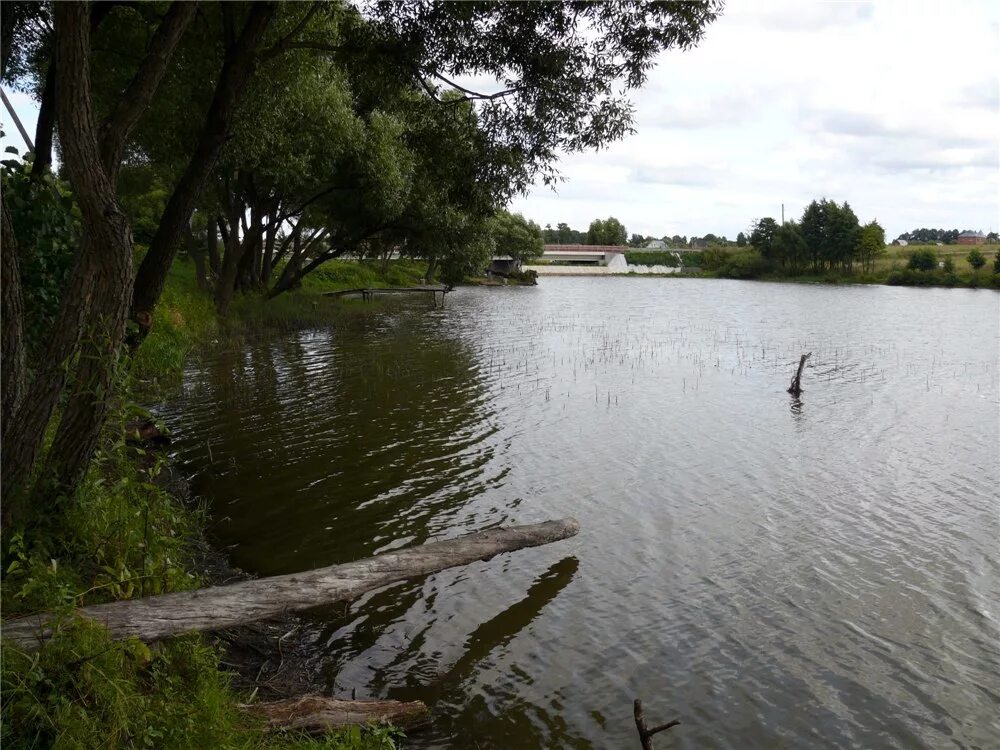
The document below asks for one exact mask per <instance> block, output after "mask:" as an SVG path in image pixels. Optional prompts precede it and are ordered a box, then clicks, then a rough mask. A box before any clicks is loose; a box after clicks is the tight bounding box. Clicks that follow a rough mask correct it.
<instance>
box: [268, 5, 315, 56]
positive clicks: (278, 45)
mask: <svg viewBox="0 0 1000 750" xmlns="http://www.w3.org/2000/svg"><path fill="white" fill-rule="evenodd" d="M319 8H320V4H319V3H317V2H314V3H313V5H312V7H311V8H310V9H309V10H308V11H306V13H305V15H303V16H302V18H301V19H299V22H298V23H297V24H295V28H293V29H292V30H291V31H289V32H288V33H287V34H285V35H284V36H283V37H281V39H279V40H278V41H277V42H275V43H274V44H273V45H272V46H270V47H268V48H267V49H266V50H264V51H263V52H262V53H261V55H260V61H261V62H266V61H267V60H270V59H271V58H272V57H277V56H278V55H281V54H283V53H284V52H285V51H287V50H288V49H291V47H290V46H289V45H290V44H291V43H292V39H293V38H294V37H295V36H296V35H297V34H298V33H299V32H300V31H302V29H304V28H305V27H306V24H307V23H309V21H310V20H311V19H312V17H313V16H314V15H316V11H318V10H319Z"/></svg>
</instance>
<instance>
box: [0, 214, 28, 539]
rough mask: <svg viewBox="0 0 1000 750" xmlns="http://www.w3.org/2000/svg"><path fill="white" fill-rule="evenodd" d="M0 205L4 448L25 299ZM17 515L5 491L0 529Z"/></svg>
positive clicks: (18, 374)
mask: <svg viewBox="0 0 1000 750" xmlns="http://www.w3.org/2000/svg"><path fill="white" fill-rule="evenodd" d="M0 204H2V206H0V207H2V210H3V217H2V220H3V224H2V226H0V263H2V264H3V276H2V278H0V295H2V307H0V315H2V317H3V331H2V337H0V383H2V385H0V433H2V436H0V445H2V446H3V450H6V448H7V445H8V442H7V440H8V435H7V433H8V430H9V429H10V427H11V420H12V418H13V416H14V415H15V414H16V413H17V410H18V409H19V408H20V406H21V400H22V399H23V398H24V382H25V381H24V379H25V360H24V298H23V296H22V293H21V269H20V265H19V263H18V258H17V252H18V249H17V239H16V237H15V236H14V226H13V221H12V220H11V216H10V212H9V211H8V210H7V197H6V196H0ZM19 516H20V507H19V503H17V502H15V499H14V498H13V497H11V496H8V495H7V494H6V493H4V498H3V503H0V528H3V529H7V528H8V527H9V526H10V525H11V523H12V522H15V523H16V522H17V521H18V520H20V519H19Z"/></svg>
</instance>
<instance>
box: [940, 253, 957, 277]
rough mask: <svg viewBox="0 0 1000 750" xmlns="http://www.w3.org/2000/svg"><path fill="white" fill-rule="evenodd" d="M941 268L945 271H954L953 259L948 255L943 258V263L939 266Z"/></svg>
mask: <svg viewBox="0 0 1000 750" xmlns="http://www.w3.org/2000/svg"><path fill="white" fill-rule="evenodd" d="M941 270H942V271H944V272H945V273H951V274H953V273H955V261H954V260H952V259H951V258H950V257H948V258H945V259H944V263H943V264H942V266H941Z"/></svg>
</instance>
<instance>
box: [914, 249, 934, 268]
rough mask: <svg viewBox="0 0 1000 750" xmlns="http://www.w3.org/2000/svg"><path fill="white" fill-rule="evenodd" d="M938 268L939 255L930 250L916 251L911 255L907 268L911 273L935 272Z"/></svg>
mask: <svg viewBox="0 0 1000 750" xmlns="http://www.w3.org/2000/svg"><path fill="white" fill-rule="evenodd" d="M937 267H938V259H937V253H936V252H934V251H933V250H930V249H924V250H915V251H914V252H912V253H910V259H909V261H908V262H907V264H906V268H907V269H908V270H910V271H935V270H937Z"/></svg>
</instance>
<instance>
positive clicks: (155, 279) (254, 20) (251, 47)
mask: <svg viewBox="0 0 1000 750" xmlns="http://www.w3.org/2000/svg"><path fill="white" fill-rule="evenodd" d="M274 12H275V3H273V2H256V3H251V7H250V12H249V15H248V16H247V20H246V23H245V25H244V26H243V30H242V32H241V33H240V35H239V38H238V39H237V40H236V42H235V44H234V45H233V46H232V47H231V48H230V49H229V50H228V52H227V53H226V59H225V62H224V63H223V65H222V71H221V72H220V74H219V81H218V83H217V84H216V87H215V93H214V94H213V97H212V103H211V105H210V106H209V108H208V115H207V117H206V118H205V125H204V127H203V128H202V131H201V135H200V137H199V139H198V144H197V145H196V146H195V149H194V153H193V154H192V155H191V159H190V161H189V162H188V166H187V168H186V169H185V170H184V174H183V175H182V176H181V178H180V180H179V181H178V182H177V185H176V186H175V187H174V191H173V193H172V194H171V195H170V199H169V200H168V201H167V205H166V208H165V209H164V211H163V216H162V217H161V219H160V224H159V226H158V227H157V229H156V234H155V235H153V240H152V242H150V245H149V251H148V252H147V253H146V255H145V257H144V258H143V259H142V263H141V264H140V266H139V270H138V273H137V274H136V279H135V291H134V294H133V298H132V318H133V320H135V321H136V322H137V323H138V325H139V327H138V335H137V336H135V337H132V338H131V339H130V342H129V343H130V345H131V346H132V347H133V348H134V347H137V346H138V345H139V343H141V341H142V339H143V338H145V336H146V334H147V333H148V332H149V326H150V325H151V324H152V319H153V317H152V315H153V308H154V307H155V306H156V303H157V302H158V301H159V299H160V295H161V294H162V293H163V285H164V284H165V283H166V280H167V272H168V271H169V270H170V264H171V263H173V261H174V257H175V256H176V255H177V248H178V243H179V240H180V237H181V233H182V231H183V229H184V227H186V226H187V225H188V222H189V221H190V219H191V212H192V211H194V204H195V201H196V200H197V199H198V196H199V195H200V194H201V191H202V188H203V187H204V184H205V180H206V179H207V178H208V175H209V174H210V173H211V171H212V168H213V167H214V166H215V161H216V159H217V158H218V156H219V151H220V150H221V148H222V145H223V144H224V143H225V142H226V139H227V137H228V136H229V123H230V122H231V121H232V118H233V116H234V115H235V113H236V108H237V106H238V105H239V102H240V99H241V97H242V94H243V90H244V88H245V87H246V83H247V81H248V80H249V79H250V75H251V73H252V72H253V68H254V62H255V59H256V50H257V45H258V44H259V43H260V40H261V39H262V38H263V36H264V32H265V31H266V30H267V27H268V25H269V24H270V22H271V18H272V16H273V15H274ZM231 229H235V227H231ZM229 295H230V297H231V296H232V292H231V291H230V292H229ZM217 304H218V303H217ZM226 305H228V301H227V302H226Z"/></svg>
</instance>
